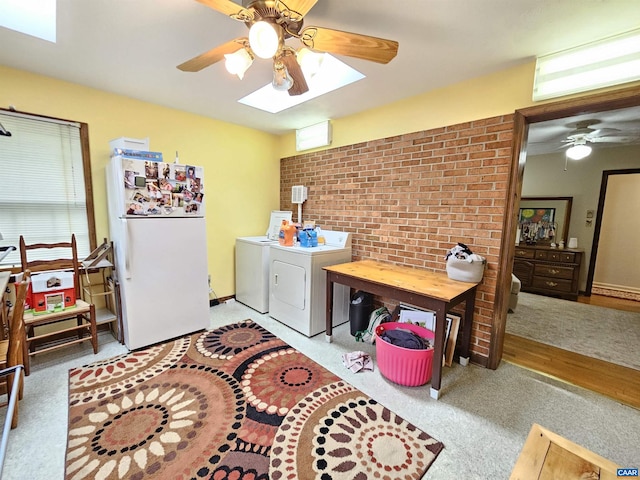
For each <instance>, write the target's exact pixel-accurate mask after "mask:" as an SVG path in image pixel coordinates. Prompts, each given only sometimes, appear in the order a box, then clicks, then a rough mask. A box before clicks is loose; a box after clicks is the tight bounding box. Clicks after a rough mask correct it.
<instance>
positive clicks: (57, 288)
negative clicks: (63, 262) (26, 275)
mask: <svg viewBox="0 0 640 480" xmlns="http://www.w3.org/2000/svg"><path fill="white" fill-rule="evenodd" d="M75 306H76V291H75V285H74V282H73V272H65V271H63V270H52V271H49V272H42V273H37V274H33V275H31V308H32V309H33V313H34V314H38V313H50V312H59V311H62V310H64V309H66V308H71V307H75Z"/></svg>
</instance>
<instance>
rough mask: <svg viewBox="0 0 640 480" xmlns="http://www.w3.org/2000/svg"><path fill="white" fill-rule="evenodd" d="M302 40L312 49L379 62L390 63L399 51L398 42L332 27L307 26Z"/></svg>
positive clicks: (302, 34)
mask: <svg viewBox="0 0 640 480" xmlns="http://www.w3.org/2000/svg"><path fill="white" fill-rule="evenodd" d="M300 41H301V42H302V43H303V44H304V45H305V46H306V47H308V48H310V49H311V50H320V51H322V52H330V53H337V54H341V55H346V56H348V57H355V58H361V59H363V60H369V61H372V62H377V63H389V62H390V61H391V60H392V59H393V58H394V57H395V56H396V54H397V53H398V42H396V41H395V40H386V39H384V38H378V37H370V36H368V35H361V34H358V33H349V32H342V31H340V30H332V29H330V28H321V27H307V28H305V29H303V30H302V31H301V32H300Z"/></svg>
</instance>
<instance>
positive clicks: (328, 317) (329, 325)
mask: <svg viewBox="0 0 640 480" xmlns="http://www.w3.org/2000/svg"><path fill="white" fill-rule="evenodd" d="M326 288H327V295H326V297H327V300H326V301H327V304H326V313H325V322H326V323H325V325H326V332H325V337H324V338H325V340H326V341H327V343H331V341H332V336H333V280H332V279H331V272H327V286H326Z"/></svg>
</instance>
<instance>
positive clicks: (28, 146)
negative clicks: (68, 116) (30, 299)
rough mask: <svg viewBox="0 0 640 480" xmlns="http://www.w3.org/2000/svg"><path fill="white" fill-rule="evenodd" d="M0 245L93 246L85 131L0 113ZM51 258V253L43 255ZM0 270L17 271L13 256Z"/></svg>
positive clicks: (84, 249)
mask: <svg viewBox="0 0 640 480" xmlns="http://www.w3.org/2000/svg"><path fill="white" fill-rule="evenodd" d="M0 124H2V126H3V127H4V129H5V131H7V132H9V133H10V134H11V135H10V136H7V135H1V136H0V159H1V160H0V165H1V170H0V233H1V234H2V237H3V240H0V245H3V246H8V245H12V246H15V247H16V249H18V245H19V239H20V235H23V236H24V238H25V241H26V242H27V243H29V244H31V243H41V242H42V243H56V242H68V241H70V240H71V235H72V234H75V236H76V240H77V243H78V256H79V257H80V259H83V258H85V257H86V256H87V255H89V253H90V252H91V251H92V250H93V248H95V246H96V239H95V223H94V217H93V201H92V197H91V194H90V192H91V165H90V161H89V154H88V152H89V148H88V134H87V125H86V124H81V123H77V122H71V121H66V120H59V119H53V118H45V117H39V116H34V115H26V114H22V113H17V112H13V111H6V110H0ZM48 253H49V258H57V257H56V252H55V251H53V250H51V251H49V252H48ZM3 264H5V265H6V264H8V265H20V253H19V251H18V250H16V251H15V252H12V253H11V254H9V255H8V256H7V257H6V258H5V259H4V260H3Z"/></svg>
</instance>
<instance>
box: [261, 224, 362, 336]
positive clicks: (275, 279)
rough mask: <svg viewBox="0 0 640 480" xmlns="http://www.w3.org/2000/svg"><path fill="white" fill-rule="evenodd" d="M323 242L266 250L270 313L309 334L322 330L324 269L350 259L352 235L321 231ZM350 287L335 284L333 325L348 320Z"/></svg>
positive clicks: (323, 318)
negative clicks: (267, 255) (320, 243)
mask: <svg viewBox="0 0 640 480" xmlns="http://www.w3.org/2000/svg"><path fill="white" fill-rule="evenodd" d="M323 235H324V237H325V242H326V244H325V245H320V246H317V247H300V246H295V247H285V246H282V245H272V246H271V247H270V249H269V316H271V317H272V318H274V319H276V320H278V321H279V322H281V323H284V324H285V325H288V326H289V327H291V328H293V329H294V330H297V331H298V332H300V333H302V334H304V335H306V336H307V337H312V336H314V335H317V334H319V333H321V332H324V331H325V328H326V322H325V315H326V289H327V287H326V276H327V275H326V272H325V271H324V270H323V269H322V267H326V266H328V265H337V264H339V263H347V262H350V261H351V234H350V233H348V232H337V231H327V230H323ZM349 301H350V289H349V287H347V286H345V285H338V284H336V285H334V291H333V325H334V326H336V325H340V324H342V323H345V322H348V321H349Z"/></svg>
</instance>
